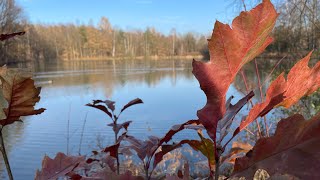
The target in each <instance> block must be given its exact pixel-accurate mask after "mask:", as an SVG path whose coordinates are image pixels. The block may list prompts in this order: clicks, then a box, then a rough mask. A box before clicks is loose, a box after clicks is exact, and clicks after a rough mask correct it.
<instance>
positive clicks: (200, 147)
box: [153, 132, 215, 168]
mask: <svg viewBox="0 0 320 180" xmlns="http://www.w3.org/2000/svg"><path fill="white" fill-rule="evenodd" d="M198 135H199V137H200V141H199V140H188V139H185V140H182V141H180V142H179V143H174V144H165V145H162V146H161V147H162V148H161V151H159V152H157V153H156V154H155V159H154V162H153V167H154V168H155V167H156V165H157V164H158V163H159V162H161V161H162V159H163V156H164V155H166V154H167V153H168V152H171V151H173V150H175V149H177V148H180V147H181V146H182V145H183V144H188V145H189V146H191V147H192V149H194V150H196V151H200V152H201V153H202V154H203V155H204V156H206V157H207V159H208V162H209V163H210V165H211V167H214V165H215V156H214V143H213V142H212V141H211V140H210V139H207V138H205V137H203V135H202V134H201V133H199V132H198Z"/></svg>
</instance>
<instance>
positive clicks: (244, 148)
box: [220, 141, 252, 164]
mask: <svg viewBox="0 0 320 180" xmlns="http://www.w3.org/2000/svg"><path fill="white" fill-rule="evenodd" d="M251 149H252V146H251V145H250V144H249V143H243V142H238V141H235V142H233V143H232V147H231V149H230V151H229V152H228V154H227V155H226V156H222V157H221V159H220V161H221V164H222V163H224V162H228V163H231V164H234V162H235V160H236V158H238V157H239V156H241V154H243V153H247V152H248V151H250V150H251Z"/></svg>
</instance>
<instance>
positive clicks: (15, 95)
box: [0, 67, 45, 126]
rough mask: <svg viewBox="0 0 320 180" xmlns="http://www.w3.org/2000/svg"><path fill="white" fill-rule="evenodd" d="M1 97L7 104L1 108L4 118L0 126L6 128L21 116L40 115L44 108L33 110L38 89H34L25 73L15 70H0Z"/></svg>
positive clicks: (37, 99) (3, 68) (32, 82)
mask: <svg viewBox="0 0 320 180" xmlns="http://www.w3.org/2000/svg"><path fill="white" fill-rule="evenodd" d="M0 80H1V87H2V96H3V97H4V99H5V100H6V102H7V107H6V108H3V112H4V116H5V117H1V118H2V119H1V120H0V125H2V126H6V125H8V124H12V123H14V122H15V121H19V120H20V117H21V116H28V115H36V114H41V113H42V112H44V111H45V109H44V108H40V109H35V108H34V106H35V104H36V103H37V102H39V100H40V96H39V94H40V91H41V88H40V87H35V85H34V81H33V80H32V79H31V78H30V76H29V75H28V74H27V73H23V72H21V71H18V70H15V69H7V68H6V67H1V68H0Z"/></svg>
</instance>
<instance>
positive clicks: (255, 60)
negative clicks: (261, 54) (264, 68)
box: [254, 59, 269, 137]
mask: <svg viewBox="0 0 320 180" xmlns="http://www.w3.org/2000/svg"><path fill="white" fill-rule="evenodd" d="M254 64H255V69H256V75H257V78H258V86H259V91H260V102H263V95H262V87H261V82H260V75H259V67H258V63H257V59H254ZM263 121H264V127H265V128H266V136H267V137H269V129H268V125H267V118H266V117H265V116H264V117H263Z"/></svg>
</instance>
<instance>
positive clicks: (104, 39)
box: [0, 0, 320, 64]
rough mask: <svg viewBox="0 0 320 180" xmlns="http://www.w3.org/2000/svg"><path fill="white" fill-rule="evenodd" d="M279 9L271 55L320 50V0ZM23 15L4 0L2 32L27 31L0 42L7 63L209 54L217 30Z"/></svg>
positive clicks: (286, 2) (0, 0) (293, 1)
mask: <svg viewBox="0 0 320 180" xmlns="http://www.w3.org/2000/svg"><path fill="white" fill-rule="evenodd" d="M256 1H258V0H256ZM239 2H240V1H239ZM241 2H246V1H241ZM256 3H258V2H256ZM277 9H278V12H280V18H279V20H278V22H277V25H276V28H275V30H274V33H273V34H274V37H275V42H274V43H273V44H272V45H271V46H269V47H268V52H269V54H279V53H280V54H281V53H287V52H290V54H292V53H304V51H308V50H311V49H315V50H316V51H319V44H320V21H319V17H320V13H318V12H319V10H320V0H283V1H281V2H280V3H279V4H277ZM23 14H24V13H23V10H22V9H21V7H19V6H18V5H17V4H16V3H15V1H14V0H0V33H11V32H17V31H22V30H24V31H26V34H25V35H24V36H21V37H17V38H14V39H11V40H8V41H4V42H1V43H0V56H1V57H0V58H1V59H0V62H1V64H4V63H10V62H17V61H25V60H39V59H45V60H53V59H62V60H73V59H84V60H85V59H97V58H109V57H110V58H112V57H117V58H119V57H120V58H121V57H133V58H134V57H149V56H158V57H161V56H186V55H199V54H202V55H204V56H205V59H207V58H208V50H207V41H206V39H207V38H208V37H210V33H211V32H208V35H199V34H195V33H191V32H190V33H185V34H179V33H177V32H176V31H175V30H174V29H173V30H172V31H171V32H170V33H169V34H167V35H165V34H163V33H161V32H159V31H157V30H156V29H154V28H152V27H150V28H147V29H145V30H126V31H124V30H122V29H119V28H115V27H113V26H112V25H111V24H110V22H109V20H108V18H106V17H102V18H101V19H100V21H99V23H97V24H93V23H92V22H89V23H87V24H82V25H75V24H50V25H47V24H31V23H29V22H28V20H27V18H25V16H24V15H23ZM213 18H214V17H213Z"/></svg>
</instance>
